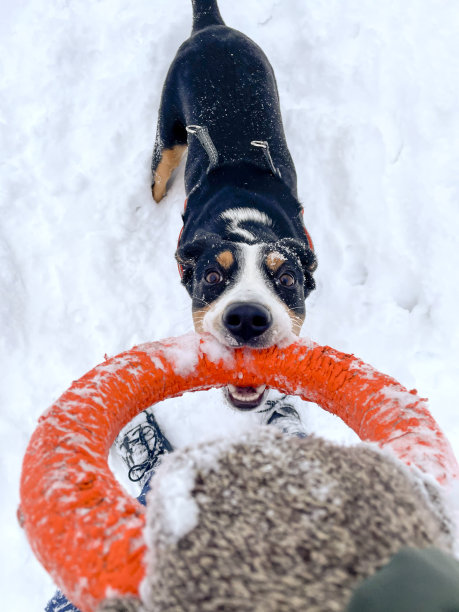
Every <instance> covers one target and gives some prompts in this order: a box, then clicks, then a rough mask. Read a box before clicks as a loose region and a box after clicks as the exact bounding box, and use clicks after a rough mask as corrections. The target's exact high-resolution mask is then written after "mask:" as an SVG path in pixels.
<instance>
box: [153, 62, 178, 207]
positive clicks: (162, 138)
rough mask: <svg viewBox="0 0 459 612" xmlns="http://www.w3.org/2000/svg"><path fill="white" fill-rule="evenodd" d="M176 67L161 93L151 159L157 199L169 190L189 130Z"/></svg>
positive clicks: (154, 196) (168, 76)
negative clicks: (182, 110)
mask: <svg viewBox="0 0 459 612" xmlns="http://www.w3.org/2000/svg"><path fill="white" fill-rule="evenodd" d="M174 81H175V79H174V75H173V70H170V71H169V74H168V75H167V78H166V82H165V84H164V88H163V93H162V96H161V106H160V109H159V116H158V127H157V130H156V141H155V146H154V149H153V158H152V162H151V171H152V185H151V191H152V195H153V199H154V200H155V202H160V200H161V199H162V198H163V197H164V196H165V194H166V187H167V182H168V181H169V179H170V177H171V175H172V172H173V171H174V170H175V168H177V166H178V165H179V163H180V160H181V159H182V156H183V154H184V153H185V151H186V148H187V132H186V129H185V125H184V123H183V121H182V119H181V116H180V112H179V110H178V109H179V105H178V104H177V103H176V97H177V90H176V87H175V85H176V84H175V82H174Z"/></svg>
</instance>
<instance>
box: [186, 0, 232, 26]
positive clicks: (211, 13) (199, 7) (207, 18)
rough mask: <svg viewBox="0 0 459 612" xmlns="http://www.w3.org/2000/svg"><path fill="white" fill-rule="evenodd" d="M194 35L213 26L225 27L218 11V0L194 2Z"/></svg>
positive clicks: (193, 0) (197, 0)
mask: <svg viewBox="0 0 459 612" xmlns="http://www.w3.org/2000/svg"><path fill="white" fill-rule="evenodd" d="M192 2H193V34H195V33H196V32H199V30H203V29H204V28H207V27H208V26H212V25H225V22H224V21H223V19H222V16H221V15H220V11H219V10H218V4H217V0H192Z"/></svg>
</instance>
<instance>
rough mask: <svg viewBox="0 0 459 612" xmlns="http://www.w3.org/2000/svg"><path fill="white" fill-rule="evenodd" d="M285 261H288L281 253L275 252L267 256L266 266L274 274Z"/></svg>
mask: <svg viewBox="0 0 459 612" xmlns="http://www.w3.org/2000/svg"><path fill="white" fill-rule="evenodd" d="M284 261H286V259H285V257H284V255H282V253H279V251H273V252H272V253H269V254H268V255H267V256H266V265H267V266H268V268H269V269H270V270H271V271H272V272H276V270H278V269H279V268H280V267H281V265H282V264H283V263H284Z"/></svg>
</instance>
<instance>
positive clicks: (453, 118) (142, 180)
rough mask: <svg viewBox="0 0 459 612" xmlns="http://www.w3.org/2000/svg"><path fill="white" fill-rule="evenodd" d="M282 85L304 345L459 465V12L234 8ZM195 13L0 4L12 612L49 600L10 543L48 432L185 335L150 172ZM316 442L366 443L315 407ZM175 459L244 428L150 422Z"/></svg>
mask: <svg viewBox="0 0 459 612" xmlns="http://www.w3.org/2000/svg"><path fill="white" fill-rule="evenodd" d="M220 8H221V12H222V15H223V17H224V19H225V20H226V22H227V23H228V24H229V25H231V26H234V27H236V28H238V29H240V30H242V31H244V32H245V33H247V34H248V35H249V36H251V37H252V38H253V39H254V40H255V41H256V42H258V43H259V44H260V45H261V46H262V47H263V49H264V50H265V52H266V53H267V55H268V57H269V58H270V59H271V61H272V63H273V65H274V69H275V71H276V74H277V78H278V85H279V90H280V96H281V104H282V109H283V114H284V120H285V128H286V132H287V140H288V142H289V144H290V148H291V152H292V155H293V158H294V160H295V163H296V167H297V171H298V176H299V194H300V198H301V200H302V201H303V203H304V206H305V209H306V214H305V220H306V224H307V227H308V229H309V231H310V234H311V236H312V238H313V240H314V243H315V246H316V250H317V254H318V258H319V268H318V271H317V276H316V278H317V284H318V287H317V291H316V292H315V293H314V294H313V295H312V296H311V298H310V299H309V301H308V304H309V306H308V318H307V322H306V325H305V327H304V333H305V334H306V335H308V336H311V337H312V338H313V339H314V340H315V341H317V342H319V343H323V344H325V343H326V344H330V345H331V346H333V347H335V348H337V349H340V350H343V351H348V352H353V353H355V354H356V355H358V356H359V357H360V358H362V359H364V360H365V361H368V362H370V363H371V364H372V365H374V366H375V367H377V368H378V369H380V370H382V371H383V372H386V373H388V374H391V375H392V376H395V377H396V378H397V379H398V380H400V382H402V383H403V384H404V385H405V386H407V387H409V388H412V387H416V388H417V389H418V390H419V392H420V394H421V395H422V396H425V397H429V398H430V401H431V404H430V405H431V410H432V413H433V415H434V417H435V418H436V419H437V421H438V422H439V423H440V425H441V426H442V427H443V429H444V430H445V432H446V433H447V435H448V436H449V439H450V440H451V442H452V444H453V447H454V449H455V451H456V453H457V454H458V455H459V408H458V400H457V387H456V385H457V384H458V379H459V323H458V298H459V289H458V283H459V280H458V270H459V205H458V201H459V156H458V147H459V144H458V143H459V111H458V104H459V39H458V35H457V33H458V32H459V5H458V3H457V0H442V1H439V0H404V2H393V1H388V2H378V1H377V0H327V2H324V1H323V0H308V1H305V0H265V1H264V2H259V1H258V0H243V1H242V0H240V1H239V0H238V1H230V0H220ZM190 24H191V7H190V2H189V0H137V1H135V2H127V1H126V0H80V1H76V0H46V1H45V0H2V3H1V7H0V75H1V76H0V146H1V161H0V174H1V177H0V198H1V221H0V324H1V327H2V334H1V356H0V359H1V374H2V383H1V386H0V393H1V396H0V411H1V413H0V434H1V440H0V448H1V452H0V457H1V479H2V487H1V490H2V503H1V507H0V512H1V521H0V525H1V529H2V534H1V537H2V542H3V545H2V557H3V558H2V560H1V570H2V571H1V574H0V576H1V578H0V583H1V584H0V592H1V593H2V609H3V610H7V611H8V612H10V611H11V612H26V611H27V612H39V611H40V610H42V609H43V606H44V604H45V602H46V601H47V599H48V598H49V596H50V595H51V594H52V593H53V590H54V587H53V585H52V584H51V581H50V579H49V578H48V577H47V575H46V574H45V572H44V570H42V569H41V567H40V566H39V565H38V562H36V561H35V559H34V558H33V556H32V553H31V552H30V550H29V546H28V544H27V542H26V540H25V537H24V535H23V534H22V532H21V530H20V529H19V527H18V526H17V523H16V518H15V512H16V507H17V504H18V481H19V474H20V467H21V461H22V456H23V453H24V450H25V447H26V444H27V442H28V439H29V437H30V435H31V433H32V431H33V429H34V427H35V424H36V421H37V418H38V416H39V415H40V414H41V413H42V412H43V411H44V410H45V409H46V408H47V407H48V406H49V405H50V404H51V403H52V402H53V401H54V400H55V399H56V398H57V397H58V396H59V395H60V394H61V393H62V392H63V391H64V390H65V389H66V388H67V387H68V386H69V385H70V383H71V381H72V380H74V379H76V378H79V377H80V376H81V375H82V374H84V373H85V372H86V371H87V370H89V369H90V368H92V367H93V366H94V365H96V364H97V363H100V362H101V361H102V360H103V358H104V355H105V354H108V355H114V354H116V353H118V352H120V351H122V350H125V349H128V348H130V347H131V346H133V345H134V344H137V343H140V342H144V341H149V340H154V339H161V338H164V337H167V336H171V335H174V336H175V335H179V334H182V333H184V332H186V331H189V330H190V329H191V327H192V324H191V316H190V305H189V300H188V297H187V295H186V292H185V290H184V289H183V288H182V287H181V286H180V283H179V278H178V274H177V270H176V266H175V263H174V260H173V253H174V250H175V246H176V242H177V236H178V232H179V229H180V211H181V208H182V205H183V200H184V193H183V185H182V180H181V174H180V173H179V175H178V177H177V180H176V182H175V184H174V186H173V188H172V189H171V190H170V193H169V195H168V197H167V198H166V200H165V201H163V202H162V203H161V205H159V206H157V205H154V203H153V202H152V199H151V195H150V174H149V163H150V154H151V149H152V144H153V137H154V133H155V122H156V113H157V108H158V102H159V96H160V91H161V86H162V81H163V79H164V76H165V73H166V71H167V68H168V65H169V63H170V61H171V59H172V57H173V55H174V53H175V51H176V49H177V47H178V45H179V44H180V43H181V42H182V41H183V40H184V39H185V38H186V37H187V36H188V34H189V31H190ZM301 412H302V414H303V416H304V419H305V421H306V424H307V426H308V427H309V428H310V429H311V430H312V431H316V432H319V433H322V434H324V435H328V436H330V437H332V438H334V439H339V440H343V441H347V440H350V439H351V438H352V436H351V435H350V434H349V433H348V431H347V430H346V429H345V428H344V427H343V426H342V425H341V424H340V423H338V422H337V420H336V419H335V418H334V417H331V416H329V415H323V414H322V413H321V412H320V411H319V410H318V409H317V408H314V407H311V406H308V405H302V406H301ZM157 414H158V419H159V420H160V423H161V424H162V426H163V427H164V430H165V433H166V434H167V435H168V436H169V438H170V439H171V441H172V443H173V444H175V445H177V446H180V445H183V444H186V443H188V442H191V441H194V440H201V439H203V438H204V437H206V436H209V435H215V432H217V433H222V432H223V431H226V432H228V433H230V432H231V431H232V430H233V429H234V428H241V427H242V428H243V427H245V426H246V424H248V422H249V421H250V417H248V416H246V415H242V416H241V415H236V414H234V413H232V412H230V410H229V408H227V407H226V406H225V405H224V404H223V403H222V402H221V399H220V394H219V392H209V393H208V394H203V393H201V394H194V395H189V396H186V397H185V398H182V400H177V401H174V402H172V401H171V402H166V403H165V404H164V405H162V406H160V407H158V409H157Z"/></svg>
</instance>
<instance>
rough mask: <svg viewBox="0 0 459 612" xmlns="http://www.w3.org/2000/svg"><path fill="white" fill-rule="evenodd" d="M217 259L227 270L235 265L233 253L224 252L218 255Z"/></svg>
mask: <svg viewBox="0 0 459 612" xmlns="http://www.w3.org/2000/svg"><path fill="white" fill-rule="evenodd" d="M216 259H217V262H218V263H219V264H220V265H221V267H222V268H224V269H225V270H228V269H229V268H230V267H231V266H232V265H233V263H234V257H233V254H232V253H231V251H222V252H221V253H219V254H218V255H217V257H216Z"/></svg>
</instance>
